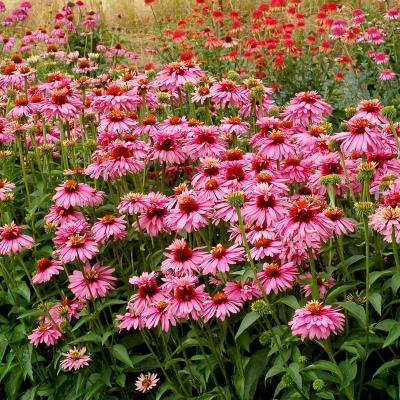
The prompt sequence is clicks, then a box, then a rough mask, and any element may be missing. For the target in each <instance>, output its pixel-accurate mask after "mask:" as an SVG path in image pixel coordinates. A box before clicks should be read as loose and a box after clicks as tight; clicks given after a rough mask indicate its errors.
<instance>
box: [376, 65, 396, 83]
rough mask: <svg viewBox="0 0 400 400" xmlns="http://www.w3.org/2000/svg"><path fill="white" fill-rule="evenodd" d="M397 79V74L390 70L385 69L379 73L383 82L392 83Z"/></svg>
mask: <svg viewBox="0 0 400 400" xmlns="http://www.w3.org/2000/svg"><path fill="white" fill-rule="evenodd" d="M395 77H396V73H395V72H393V70H391V69H390V68H386V69H383V70H382V71H381V72H379V79H380V80H381V81H391V80H392V79H394V78H395Z"/></svg>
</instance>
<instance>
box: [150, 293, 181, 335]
mask: <svg viewBox="0 0 400 400" xmlns="http://www.w3.org/2000/svg"><path fill="white" fill-rule="evenodd" d="M169 308H170V303H169V301H168V300H167V299H162V300H158V301H156V302H154V303H153V305H152V306H150V307H148V308H147V309H146V310H145V311H144V312H143V319H144V320H145V321H146V322H145V323H146V328H148V329H151V328H155V327H156V326H157V325H159V324H160V325H161V329H162V330H163V331H164V332H168V330H169V327H170V325H172V326H176V318H175V316H174V315H173V314H171V313H170V311H169Z"/></svg>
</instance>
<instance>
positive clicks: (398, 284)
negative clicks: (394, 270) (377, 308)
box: [390, 274, 400, 294]
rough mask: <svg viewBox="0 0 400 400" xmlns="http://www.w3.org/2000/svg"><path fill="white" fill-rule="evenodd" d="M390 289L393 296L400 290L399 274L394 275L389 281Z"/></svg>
mask: <svg viewBox="0 0 400 400" xmlns="http://www.w3.org/2000/svg"><path fill="white" fill-rule="evenodd" d="M390 287H391V288H392V292H393V294H396V293H397V291H398V290H399V288H400V274H394V275H393V276H392V279H391V280H390Z"/></svg>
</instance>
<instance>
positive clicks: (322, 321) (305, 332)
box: [289, 300, 345, 341]
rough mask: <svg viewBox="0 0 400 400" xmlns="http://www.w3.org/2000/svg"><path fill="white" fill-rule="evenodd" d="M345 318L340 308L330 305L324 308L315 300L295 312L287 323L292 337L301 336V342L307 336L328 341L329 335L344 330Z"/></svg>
mask: <svg viewBox="0 0 400 400" xmlns="http://www.w3.org/2000/svg"><path fill="white" fill-rule="evenodd" d="M344 320H345V317H344V315H343V312H342V310H341V309H340V308H333V307H332V306H331V305H326V306H324V305H323V304H322V303H321V302H319V301H317V300H312V301H309V302H308V303H307V304H306V305H305V306H304V307H303V308H299V309H297V310H296V311H295V314H294V317H293V319H292V320H291V321H290V322H289V326H290V327H291V329H292V335H293V336H295V335H301V340H303V341H304V339H305V338H306V337H307V336H308V337H309V338H310V339H314V338H316V339H319V340H321V339H328V337H329V336H330V335H331V333H334V334H335V335H336V334H337V333H339V332H341V331H343V328H344Z"/></svg>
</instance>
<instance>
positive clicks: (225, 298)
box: [203, 292, 243, 323]
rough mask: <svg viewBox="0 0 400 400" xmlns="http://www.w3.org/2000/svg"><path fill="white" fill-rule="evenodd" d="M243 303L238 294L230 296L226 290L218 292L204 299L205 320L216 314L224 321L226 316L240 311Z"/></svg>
mask: <svg viewBox="0 0 400 400" xmlns="http://www.w3.org/2000/svg"><path fill="white" fill-rule="evenodd" d="M242 305H243V304H242V301H241V300H240V299H238V298H237V297H236V296H229V295H228V294H227V293H225V292H218V293H216V294H215V295H213V296H212V297H211V298H209V299H208V300H205V301H204V307H203V318H204V322H205V323H206V322H208V321H209V320H210V319H211V318H213V317H214V316H215V317H216V318H218V319H220V320H221V321H224V320H225V318H226V317H229V316H230V315H231V314H236V313H237V312H239V311H240V309H241V307H242Z"/></svg>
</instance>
